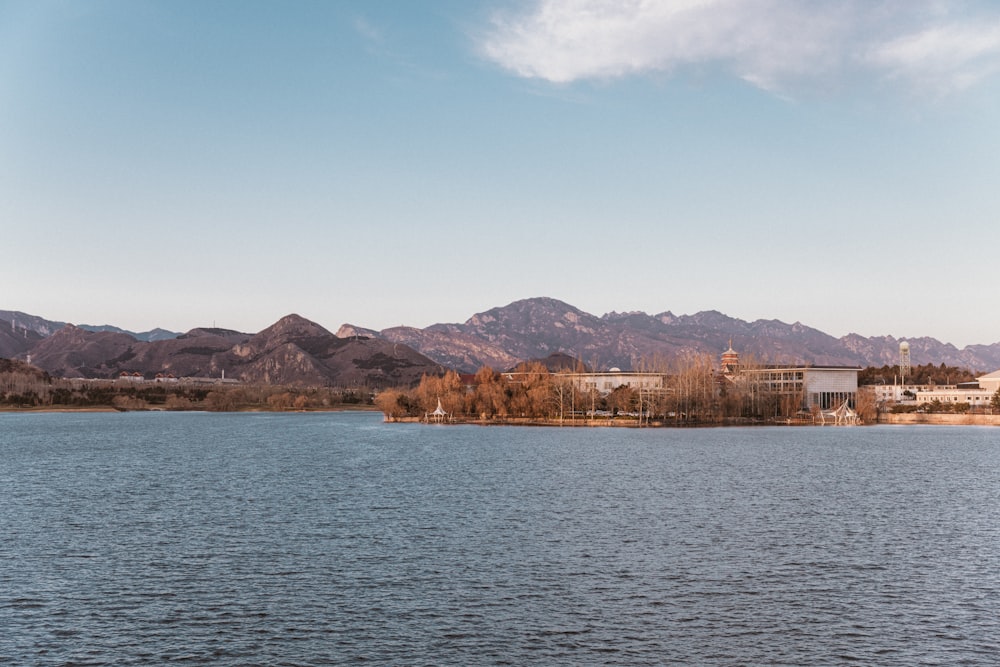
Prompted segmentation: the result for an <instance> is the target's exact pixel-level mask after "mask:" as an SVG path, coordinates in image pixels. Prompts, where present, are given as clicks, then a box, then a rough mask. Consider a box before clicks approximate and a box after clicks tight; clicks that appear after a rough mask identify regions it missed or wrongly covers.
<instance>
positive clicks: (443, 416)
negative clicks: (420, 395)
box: [424, 398, 448, 422]
mask: <svg viewBox="0 0 1000 667" xmlns="http://www.w3.org/2000/svg"><path fill="white" fill-rule="evenodd" d="M424 418H425V419H426V420H427V421H435V422H443V421H445V420H447V419H448V413H447V412H445V411H444V408H442V407H441V399H440V398H438V405H437V407H436V408H434V412H431V413H429V414H424Z"/></svg>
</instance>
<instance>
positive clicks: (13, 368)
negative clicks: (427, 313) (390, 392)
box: [0, 359, 372, 412]
mask: <svg viewBox="0 0 1000 667" xmlns="http://www.w3.org/2000/svg"><path fill="white" fill-rule="evenodd" d="M370 405H372V392H371V391H370V390H369V389H368V388H367V387H350V388H338V387H291V386H282V385H235V386H225V385H194V384H187V383H183V382H178V383H154V382H139V383H136V382H132V381H130V380H66V379H53V378H52V377H50V376H49V374H48V373H45V372H44V371H41V370H40V369H38V368H35V367H34V366H29V365H28V364H25V363H23V362H19V361H15V360H10V359H0V406H5V407H8V408H21V409H26V408H71V409H72V408H79V409H87V408H116V409H119V410H207V411H212V412H231V411H238V410H273V411H282V410H323V409H336V408H351V407H362V406H370Z"/></svg>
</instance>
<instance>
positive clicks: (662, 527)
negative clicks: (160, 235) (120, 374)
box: [0, 413, 1000, 665]
mask: <svg viewBox="0 0 1000 667" xmlns="http://www.w3.org/2000/svg"><path fill="white" fill-rule="evenodd" d="M0 503H2V504H0V536H2V539H0V628H3V632H2V633H0V663H9V664H18V665H21V664H38V665H49V664H51V665H66V664H75V665H129V664H132V665H139V664H162V663H170V662H174V661H177V662H183V663H184V664H194V665H198V664H213V665H219V664H221V665H226V664H232V665H237V664H239V665H242V664H269V665H275V664H286V665H329V664H355V663H357V664H414V665H440V664H451V665H490V664H511V665H524V664H618V665H655V664H670V663H676V664H716V665H745V664H796V665H801V664H810V665H823V664H829V665H833V664H845V663H857V664H883V665H914V664H927V665H955V664H967V665H992V664H996V663H997V662H998V661H1000V509H998V508H1000V430H996V429H991V428H976V427H933V426H916V427H891V426H878V427H856V428H830V427H828V428H746V429H744V428H724V429H690V430H688V429H656V430H634V429H569V428H564V429H559V428H529V427H508V428H502V427H498V428H481V427H475V426H449V427H435V426H421V425H407V424H388V425H387V424H383V423H382V422H381V417H380V415H375V414H364V413H333V414H292V415H275V414H228V415H227V414H198V413H126V414H4V415H0Z"/></svg>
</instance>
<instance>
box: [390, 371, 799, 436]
mask: <svg viewBox="0 0 1000 667" xmlns="http://www.w3.org/2000/svg"><path fill="white" fill-rule="evenodd" d="M750 363H752V362H748V364H741V365H742V366H744V367H750V366H749V364H750ZM640 367H641V371H640V372H646V373H653V374H657V375H659V376H660V377H661V378H662V385H661V386H659V387H657V388H636V387H630V386H627V385H621V386H618V387H616V388H614V389H612V390H611V391H610V392H601V391H598V389H597V388H594V387H591V388H582V387H580V386H578V383H577V382H575V381H574V374H573V373H569V372H550V371H549V370H548V369H547V368H546V367H545V366H544V365H543V364H541V363H539V362H528V363H523V364H520V365H519V366H518V367H516V368H515V369H513V371H510V372H498V371H496V370H494V369H492V368H489V367H482V368H480V369H479V371H478V372H477V373H476V374H475V377H474V378H473V379H472V380H471V381H470V382H465V381H463V380H462V378H461V377H460V376H459V375H458V374H457V373H455V372H454V371H448V372H447V373H445V374H444V375H424V376H423V378H422V379H421V381H420V384H419V385H418V386H417V387H416V388H414V389H411V390H406V389H390V390H385V391H382V392H381V393H379V394H378V395H377V396H376V397H375V405H376V407H378V408H379V409H380V410H382V412H383V413H384V414H385V416H386V418H387V419H388V420H390V421H391V420H400V419H422V418H428V419H429V418H430V415H431V414H432V413H433V412H434V411H435V410H436V408H437V406H438V404H439V402H440V405H441V408H442V410H444V412H446V413H447V415H448V417H447V418H448V419H450V420H459V421H481V422H505V421H518V420H544V421H547V422H551V421H559V422H565V421H566V420H580V419H590V420H597V419H614V418H622V417H627V418H630V419H634V420H636V422H637V423H639V424H643V423H661V424H667V423H676V424H693V423H727V422H734V423H738V422H745V421H753V422H757V421H769V420H788V419H795V418H799V419H811V418H812V415H808V414H803V413H802V412H801V407H802V404H803V402H804V399H805V396H804V393H803V392H802V391H801V390H800V391H783V392H779V391H775V390H772V389H771V386H770V385H769V384H768V383H767V382H766V381H765V379H764V378H762V377H761V376H757V375H754V374H746V375H744V376H740V377H739V379H738V380H737V381H731V380H729V379H725V378H723V377H721V376H720V375H719V374H718V372H717V371H716V364H715V358H714V357H713V356H711V355H706V354H689V355H685V356H682V357H678V358H677V359H674V360H671V361H655V362H652V363H643V364H640Z"/></svg>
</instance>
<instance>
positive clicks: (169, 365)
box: [0, 297, 1000, 386]
mask: <svg viewBox="0 0 1000 667" xmlns="http://www.w3.org/2000/svg"><path fill="white" fill-rule="evenodd" d="M4 313H7V314H8V315H9V316H10V317H11V318H12V319H14V323H13V324H12V321H11V320H7V321H6V322H4V321H3V320H0V356H4V357H18V358H22V359H23V358H25V357H26V355H27V354H29V353H30V354H31V355H32V361H33V362H34V363H37V364H38V365H39V366H41V367H42V368H44V369H45V370H47V371H49V372H50V373H52V374H53V375H55V376H61V375H65V376H68V377H111V376H113V375H117V374H118V373H119V372H121V371H129V372H135V371H138V372H141V373H144V374H147V375H150V376H151V375H153V374H155V373H160V372H163V373H172V374H174V375H177V376H205V377H218V376H219V375H221V373H222V372H223V371H225V373H226V376H227V377H230V378H243V379H246V380H248V381H255V382H256V381H261V382H282V383H285V382H287V383H296V384H334V385H338V386H340V385H342V384H350V383H356V382H361V383H366V384H381V383H385V384H391V383H400V384H408V383H412V382H416V381H418V380H419V378H420V376H421V374H423V373H424V372H436V371H439V370H440V369H441V368H453V369H455V370H458V371H459V372H463V373H474V372H475V371H476V370H478V369H479V368H481V367H482V366H491V367H493V368H496V369H500V370H506V369H509V368H512V367H513V366H515V365H516V364H517V363H519V362H521V361H525V360H529V359H546V358H548V357H550V355H553V354H562V355H569V356H571V357H573V358H575V359H578V360H580V361H582V362H584V363H585V364H587V365H588V366H590V367H593V368H595V369H598V370H602V369H603V370H606V369H608V368H611V367H618V368H622V369H626V370H628V369H641V368H653V367H656V368H660V367H669V365H670V363H671V362H672V361H673V360H675V359H677V358H678V357H682V356H684V355H690V354H708V355H711V356H713V357H716V358H717V357H718V355H719V354H720V353H721V352H722V351H723V350H725V349H726V348H727V347H728V346H729V341H730V340H732V344H733V347H734V348H735V349H736V350H737V351H738V352H740V354H741V355H742V356H743V358H748V357H750V358H754V359H756V360H758V361H760V362H763V363H796V364H800V363H808V364H830V365H859V366H882V365H885V364H888V365H892V364H894V363H896V362H897V360H898V356H899V342H900V339H897V338H893V337H892V336H877V337H871V338H866V337H864V336H859V335H857V334H851V335H848V336H844V337H842V338H835V337H833V336H830V335H829V334H826V333H823V332H822V331H819V330H818V329H814V328H812V327H809V326H806V325H804V324H801V323H799V322H795V323H792V324H787V323H785V322H781V321H778V320H757V321H754V322H747V321H744V320H741V319H737V318H733V317H729V316H728V315H725V314H723V313H720V312H718V311H714V310H709V311H703V312H700V313H695V314H694V315H674V314H673V313H671V312H670V311H665V312H662V313H658V314H655V315H648V314H646V313H643V312H631V313H618V312H611V313H607V314H605V315H602V316H597V315H592V314H590V313H587V312H584V311H582V310H580V309H579V308H575V307H574V306H571V305H569V304H567V303H564V302H562V301H559V300H557V299H551V298H544V297H543V298H535V299H524V300H521V301H515V302H513V303H511V304H508V305H506V306H503V307H497V308H492V309H490V310H487V311H484V312H482V313H477V314H475V315H473V316H472V317H470V318H469V319H468V320H466V321H465V322H464V323H461V324H434V325H432V326H429V327H427V328H425V329H418V328H414V327H393V328H391V329H385V330H384V331H373V330H371V329H365V328H362V327H359V326H353V325H349V324H345V325H343V326H341V327H340V329H339V330H338V332H337V335H334V334H332V333H330V332H329V331H327V330H326V329H324V328H323V327H321V326H319V325H318V324H316V323H314V322H310V321H308V320H305V319H303V318H301V317H298V316H296V315H289V316H288V317H286V318H282V319H281V320H279V321H278V322H276V323H275V324H274V325H273V326H271V327H268V328H267V329H265V330H264V331H261V332H260V333H258V334H246V333H241V332H238V331H231V330H227V329H214V328H199V329H193V330H191V331H189V332H187V333H185V334H180V335H177V336H176V337H175V338H168V339H164V340H154V341H149V342H146V341H141V340H137V339H136V336H135V335H132V334H129V333H127V332H122V331H120V330H109V331H92V330H88V329H87V328H85V327H74V326H72V325H65V324H63V323H59V322H52V321H49V320H44V319H42V318H37V317H34V316H31V315H27V314H25V313H19V312H13V311H0V316H2V315H3V314H4ZM106 328H108V329H114V328H113V327H106ZM154 331H155V330H154ZM147 333H152V332H147ZM166 333H167V334H169V333H170V332H166ZM906 340H907V341H908V342H909V343H910V353H911V361H912V363H913V364H915V365H917V364H934V365H939V364H945V365H948V366H957V367H960V368H968V369H970V370H972V371H974V372H992V371H994V370H996V369H998V368H1000V343H994V344H990V345H970V346H968V347H965V348H962V349H958V348H956V347H955V346H954V345H950V344H947V343H941V342H940V341H937V340H935V339H933V338H926V337H914V338H907V339H906Z"/></svg>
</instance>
